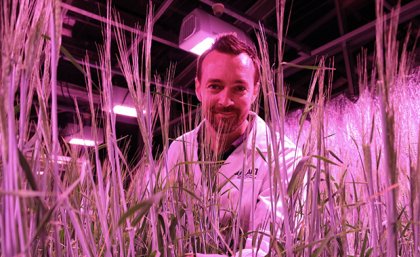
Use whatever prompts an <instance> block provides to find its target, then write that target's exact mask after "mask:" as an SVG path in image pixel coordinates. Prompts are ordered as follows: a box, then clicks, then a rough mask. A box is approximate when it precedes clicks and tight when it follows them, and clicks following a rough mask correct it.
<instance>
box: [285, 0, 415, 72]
mask: <svg viewBox="0 0 420 257" xmlns="http://www.w3.org/2000/svg"><path fill="white" fill-rule="evenodd" d="M417 15H420V1H412V2H410V3H408V4H406V5H404V6H402V7H401V9H400V18H399V20H398V22H399V23H402V22H406V21H408V20H410V19H412V18H414V17H416V16H417ZM384 18H385V20H389V19H390V18H391V15H390V14H387V15H385V17H384ZM375 25H376V20H374V21H371V22H369V23H367V24H365V25H363V26H361V27H359V28H358V29H355V30H353V31H351V32H349V33H347V34H345V35H343V36H341V37H339V38H337V39H335V40H333V41H331V42H329V43H326V44H324V45H323V46H320V47H318V48H317V49H315V50H313V51H311V52H310V55H309V56H301V57H299V58H296V59H294V60H292V61H291V62H290V63H293V64H307V63H308V62H310V61H311V60H312V58H313V57H316V56H320V55H325V54H327V53H328V54H329V55H334V54H336V53H338V52H340V48H341V47H340V46H341V44H342V43H344V42H348V41H350V40H353V41H359V40H361V39H363V38H366V37H368V38H373V37H375ZM298 71H299V69H296V68H291V67H290V66H286V67H285V68H284V75H285V76H286V77H287V76H290V75H293V74H295V73H296V72H298Z"/></svg>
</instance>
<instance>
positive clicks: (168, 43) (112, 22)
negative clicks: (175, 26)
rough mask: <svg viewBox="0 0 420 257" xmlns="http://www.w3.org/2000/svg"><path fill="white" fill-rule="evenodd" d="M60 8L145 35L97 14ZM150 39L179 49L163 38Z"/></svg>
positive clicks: (140, 31) (64, 5) (64, 7)
mask: <svg viewBox="0 0 420 257" xmlns="http://www.w3.org/2000/svg"><path fill="white" fill-rule="evenodd" d="M61 7H62V8H63V9H65V10H68V11H71V12H74V13H77V14H80V15H83V16H86V17H88V18H91V19H94V20H97V21H100V22H103V23H105V24H108V23H109V24H111V25H112V26H114V27H117V28H119V29H123V30H125V31H128V32H131V33H134V34H136V35H140V36H145V35H146V33H145V32H144V31H142V30H139V29H136V28H133V27H130V26H127V25H125V24H122V23H119V22H116V21H113V20H111V21H110V20H107V19H106V18H105V17H102V16H100V15H97V14H94V13H91V12H88V11H86V10H83V9H80V8H78V7H75V6H72V5H69V4H66V3H61ZM152 39H153V40H154V41H156V42H159V43H162V44H165V45H167V46H170V47H173V48H179V47H178V44H175V43H173V42H171V41H169V40H166V39H164V38H161V37H157V36H152Z"/></svg>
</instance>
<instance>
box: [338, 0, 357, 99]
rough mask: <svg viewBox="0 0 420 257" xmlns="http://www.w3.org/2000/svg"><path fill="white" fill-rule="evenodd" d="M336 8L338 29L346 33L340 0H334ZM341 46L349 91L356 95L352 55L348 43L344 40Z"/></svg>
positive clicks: (342, 33)
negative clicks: (351, 66)
mask: <svg viewBox="0 0 420 257" xmlns="http://www.w3.org/2000/svg"><path fill="white" fill-rule="evenodd" d="M334 5H335V10H336V13H337V20H338V30H339V31H340V35H341V36H343V35H344V22H343V16H342V8H341V6H340V3H339V1H338V0H334ZM341 48H342V51H343V57H344V66H345V69H346V77H347V83H348V85H347V86H348V92H349V94H350V95H351V96H354V93H355V88H354V81H353V76H352V72H351V68H350V65H351V64H350V63H351V60H350V55H349V51H348V48H347V43H346V42H345V41H344V42H343V43H341Z"/></svg>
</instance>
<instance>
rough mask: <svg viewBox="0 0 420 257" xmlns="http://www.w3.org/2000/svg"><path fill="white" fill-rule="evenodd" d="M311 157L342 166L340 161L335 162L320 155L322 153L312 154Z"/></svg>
mask: <svg viewBox="0 0 420 257" xmlns="http://www.w3.org/2000/svg"><path fill="white" fill-rule="evenodd" d="M311 157H314V158H317V159H320V160H321V161H324V162H326V163H329V164H332V165H335V166H340V165H339V164H338V163H335V162H333V161H331V160H330V159H328V158H326V157H324V156H320V155H316V154H315V155H311Z"/></svg>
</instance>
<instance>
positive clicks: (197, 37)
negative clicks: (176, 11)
mask: <svg viewBox="0 0 420 257" xmlns="http://www.w3.org/2000/svg"><path fill="white" fill-rule="evenodd" d="M221 33H235V34H236V35H237V37H238V38H239V39H241V40H243V41H245V42H247V43H248V44H250V45H252V41H251V39H250V38H249V37H248V36H247V35H246V34H245V33H244V32H243V31H242V30H240V29H238V28H236V27H235V26H233V25H231V24H229V23H227V22H225V21H223V20H221V19H218V18H216V17H214V16H213V15H211V14H208V13H206V12H205V11H203V10H200V9H194V10H193V11H192V12H191V13H190V14H188V15H187V16H185V17H184V19H183V20H182V24H181V30H180V33H179V47H180V48H181V49H184V50H186V51H189V52H192V53H194V54H197V55H200V54H202V53H203V52H204V51H206V50H207V49H209V48H210V47H211V45H212V44H213V42H214V40H215V39H216V37H217V35H218V34H221Z"/></svg>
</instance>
